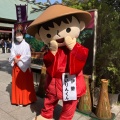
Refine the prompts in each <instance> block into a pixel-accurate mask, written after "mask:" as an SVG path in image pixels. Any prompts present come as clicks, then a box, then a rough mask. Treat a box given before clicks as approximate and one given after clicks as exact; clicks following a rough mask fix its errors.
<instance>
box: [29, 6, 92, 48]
mask: <svg viewBox="0 0 120 120" xmlns="http://www.w3.org/2000/svg"><path fill="white" fill-rule="evenodd" d="M90 20H91V15H90V13H89V12H86V11H82V10H78V9H74V8H70V7H66V6H63V5H52V6H50V7H49V8H47V9H46V10H45V11H44V12H43V13H42V14H41V15H40V16H39V17H38V18H37V19H35V20H34V21H33V22H32V23H31V24H30V25H29V26H28V29H27V33H28V34H30V35H32V36H34V37H35V38H36V39H38V40H42V41H43V42H44V43H45V44H46V45H49V44H50V41H52V40H55V41H56V42H57V43H58V47H61V46H64V45H65V42H64V39H65V37H67V36H69V37H71V38H72V39H73V38H77V37H78V36H79V34H80V31H82V30H83V29H84V28H85V26H86V25H87V24H88V23H89V21H90Z"/></svg>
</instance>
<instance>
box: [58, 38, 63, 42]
mask: <svg viewBox="0 0 120 120" xmlns="http://www.w3.org/2000/svg"><path fill="white" fill-rule="evenodd" d="M56 41H57V42H58V43H63V42H64V38H61V39H57V40H56Z"/></svg>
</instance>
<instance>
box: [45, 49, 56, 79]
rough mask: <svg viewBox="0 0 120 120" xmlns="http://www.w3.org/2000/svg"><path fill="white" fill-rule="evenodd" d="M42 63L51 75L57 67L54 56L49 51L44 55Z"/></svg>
mask: <svg viewBox="0 0 120 120" xmlns="http://www.w3.org/2000/svg"><path fill="white" fill-rule="evenodd" d="M44 63H45V66H46V68H47V73H48V74H49V75H50V76H51V77H53V76H54V74H55V71H56V69H57V64H56V57H55V56H54V55H53V54H52V53H51V52H50V51H48V52H47V53H46V54H45V55H44Z"/></svg>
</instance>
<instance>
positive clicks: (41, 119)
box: [33, 115, 53, 120]
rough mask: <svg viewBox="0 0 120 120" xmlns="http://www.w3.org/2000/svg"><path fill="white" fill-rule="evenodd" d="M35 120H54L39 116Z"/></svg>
mask: <svg viewBox="0 0 120 120" xmlns="http://www.w3.org/2000/svg"><path fill="white" fill-rule="evenodd" d="M33 120H53V119H47V118H44V117H42V116H41V115H38V116H36V117H35V118H33Z"/></svg>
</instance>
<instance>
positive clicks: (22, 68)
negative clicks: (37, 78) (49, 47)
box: [9, 31, 37, 105]
mask: <svg viewBox="0 0 120 120" xmlns="http://www.w3.org/2000/svg"><path fill="white" fill-rule="evenodd" d="M15 37H16V40H17V42H15V43H13V45H12V48H11V55H10V57H9V62H11V66H12V67H13V70H12V92H11V93H12V94H11V103H12V104H16V105H27V104H30V103H32V102H35V101H36V100H37V99H36V94H35V90H34V84H33V74H32V72H31V70H30V64H31V51H30V46H29V44H28V43H27V42H26V41H25V40H24V39H23V33H22V32H21V31H16V33H15Z"/></svg>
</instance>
